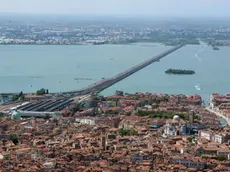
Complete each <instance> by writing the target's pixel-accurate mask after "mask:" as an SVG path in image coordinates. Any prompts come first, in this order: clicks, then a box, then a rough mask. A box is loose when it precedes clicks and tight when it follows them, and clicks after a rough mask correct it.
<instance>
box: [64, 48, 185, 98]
mask: <svg viewBox="0 0 230 172" xmlns="http://www.w3.org/2000/svg"><path fill="white" fill-rule="evenodd" d="M183 46H184V45H179V46H176V47H173V48H171V49H169V50H167V51H165V52H163V53H161V54H159V55H157V56H154V57H152V58H150V59H148V60H146V61H144V62H142V63H140V64H138V65H136V66H133V67H132V68H130V69H128V70H125V71H123V72H121V73H119V74H117V75H115V76H113V77H111V78H107V79H102V80H100V81H98V82H95V83H93V84H91V85H89V86H87V87H85V88H82V89H79V90H76V91H70V92H65V93H68V94H74V95H86V94H91V93H99V92H101V91H103V90H104V89H106V88H108V87H110V86H112V85H114V84H116V83H117V82H119V81H121V80H123V79H125V78H127V77H128V76H130V75H132V74H134V73H136V72H138V71H139V70H141V69H143V68H145V67H146V66H148V65H150V64H152V63H154V62H157V61H159V60H160V59H161V58H163V57H165V56H167V55H169V54H171V53H173V52H174V51H176V50H178V49H180V48H182V47H183Z"/></svg>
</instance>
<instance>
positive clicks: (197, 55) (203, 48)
mask: <svg viewBox="0 0 230 172" xmlns="http://www.w3.org/2000/svg"><path fill="white" fill-rule="evenodd" d="M204 50H205V45H203V47H202V49H200V50H199V51H198V52H197V53H196V54H195V55H194V56H195V57H196V58H197V60H199V61H202V59H201V58H200V57H199V54H200V53H202V52H203V51H204Z"/></svg>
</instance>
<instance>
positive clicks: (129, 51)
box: [0, 43, 230, 100]
mask: <svg viewBox="0 0 230 172" xmlns="http://www.w3.org/2000/svg"><path fill="white" fill-rule="evenodd" d="M169 48H171V47H166V46H163V45H160V44H150V43H138V44H131V45H98V46H94V45H86V46H80V45H79V46H65V45H51V46H50V45H45V46H44V45H1V46H0V51H1V55H0V61H1V62H0V92H19V91H23V92H35V91H36V90H38V89H40V88H48V89H49V90H50V92H60V91H70V90H75V89H79V88H82V87H84V86H87V85H89V84H91V83H93V82H95V81H97V80H100V79H101V78H102V77H105V78H107V77H110V76H113V75H115V74H117V73H119V72H122V71H123V70H125V69H128V68H130V67H132V66H133V65H136V64H138V63H140V62H142V61H144V60H146V59H148V58H150V57H152V56H154V55H157V54H159V53H161V52H163V51H165V50H167V49H169ZM229 55H230V48H228V47H220V50H219V51H214V50H212V48H211V47H208V46H206V45H204V44H201V45H187V46H186V47H183V48H182V49H180V50H178V51H176V52H174V53H172V54H170V55H168V56H166V57H164V58H163V59H162V60H161V61H160V62H156V63H153V64H152V65H150V66H148V67H146V68H144V69H143V70H141V71H139V72H137V73H135V74H133V75H132V76H130V77H128V78H126V79H125V80H123V81H121V82H119V83H117V84H115V85H114V86H112V87H110V88H108V89H106V90H105V91H103V93H102V94H104V95H109V94H113V93H114V92H115V91H116V90H123V91H125V92H138V91H141V92H152V93H175V94H180V93H182V94H200V95H202V97H203V98H204V99H206V100H207V99H208V98H209V96H210V94H211V93H213V92H219V93H229V92H230V89H229V88H230V79H229V78H228V75H229V74H230V67H229V65H230V57H229ZM168 68H179V69H192V70H195V71H196V74H195V75H186V76H181V75H180V76H177V75H166V74H165V73H164V72H165V70H167V69H168ZM75 78H91V80H75Z"/></svg>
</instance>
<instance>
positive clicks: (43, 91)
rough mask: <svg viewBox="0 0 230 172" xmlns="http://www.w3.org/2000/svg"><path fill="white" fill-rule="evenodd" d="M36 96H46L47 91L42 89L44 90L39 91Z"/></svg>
mask: <svg viewBox="0 0 230 172" xmlns="http://www.w3.org/2000/svg"><path fill="white" fill-rule="evenodd" d="M36 94H37V95H44V94H46V90H45V89H44V88H42V89H40V90H38V91H37V92H36Z"/></svg>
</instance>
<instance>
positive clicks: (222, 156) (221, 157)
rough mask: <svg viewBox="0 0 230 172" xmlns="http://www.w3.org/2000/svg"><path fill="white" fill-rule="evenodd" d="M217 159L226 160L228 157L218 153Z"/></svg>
mask: <svg viewBox="0 0 230 172" xmlns="http://www.w3.org/2000/svg"><path fill="white" fill-rule="evenodd" d="M216 159H217V160H218V161H224V160H226V158H225V156H224V155H217V156H216Z"/></svg>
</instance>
